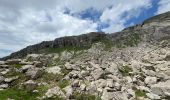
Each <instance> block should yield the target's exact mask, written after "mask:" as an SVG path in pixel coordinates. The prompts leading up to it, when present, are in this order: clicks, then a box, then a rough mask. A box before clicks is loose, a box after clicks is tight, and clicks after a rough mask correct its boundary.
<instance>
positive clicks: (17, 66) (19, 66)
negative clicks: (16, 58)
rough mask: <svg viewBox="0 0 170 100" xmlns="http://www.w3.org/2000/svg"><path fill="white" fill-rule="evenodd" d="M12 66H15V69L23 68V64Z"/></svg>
mask: <svg viewBox="0 0 170 100" xmlns="http://www.w3.org/2000/svg"><path fill="white" fill-rule="evenodd" d="M11 66H13V67H15V68H21V67H22V66H23V64H13V65H11Z"/></svg>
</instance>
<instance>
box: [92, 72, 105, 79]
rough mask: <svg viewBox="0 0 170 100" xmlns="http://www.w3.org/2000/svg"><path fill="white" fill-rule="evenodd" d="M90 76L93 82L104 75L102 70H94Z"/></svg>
mask: <svg viewBox="0 0 170 100" xmlns="http://www.w3.org/2000/svg"><path fill="white" fill-rule="evenodd" d="M91 74H92V76H93V78H94V79H95V80H98V79H99V78H101V77H102V75H103V74H104V71H103V70H102V69H96V70H94V71H93V72H92V73H91Z"/></svg>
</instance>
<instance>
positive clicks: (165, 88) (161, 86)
mask: <svg viewBox="0 0 170 100" xmlns="http://www.w3.org/2000/svg"><path fill="white" fill-rule="evenodd" d="M151 91H152V93H154V94H156V95H161V96H166V94H167V93H170V80H167V81H166V82H159V83H157V84H154V85H152V86H151Z"/></svg>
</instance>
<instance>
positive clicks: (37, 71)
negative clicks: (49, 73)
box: [26, 68, 44, 79]
mask: <svg viewBox="0 0 170 100" xmlns="http://www.w3.org/2000/svg"><path fill="white" fill-rule="evenodd" d="M43 73H44V71H43V69H41V68H30V69H28V70H27V72H26V75H27V76H29V77H30V78H32V79H37V78H39V77H41V75H42V74H43Z"/></svg>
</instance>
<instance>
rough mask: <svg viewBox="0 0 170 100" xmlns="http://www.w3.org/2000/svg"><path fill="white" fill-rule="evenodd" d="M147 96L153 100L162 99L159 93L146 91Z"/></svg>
mask: <svg viewBox="0 0 170 100" xmlns="http://www.w3.org/2000/svg"><path fill="white" fill-rule="evenodd" d="M146 96H147V97H148V98H150V99H152V100H161V97H160V96H159V95H156V94H153V93H146Z"/></svg>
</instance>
